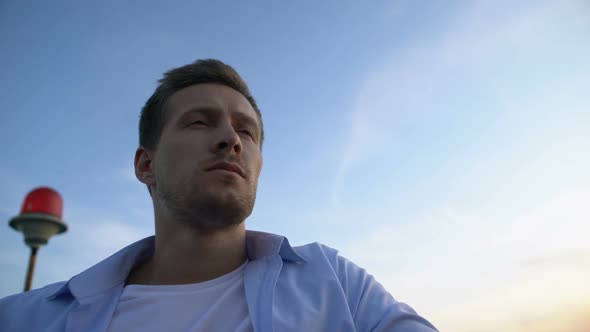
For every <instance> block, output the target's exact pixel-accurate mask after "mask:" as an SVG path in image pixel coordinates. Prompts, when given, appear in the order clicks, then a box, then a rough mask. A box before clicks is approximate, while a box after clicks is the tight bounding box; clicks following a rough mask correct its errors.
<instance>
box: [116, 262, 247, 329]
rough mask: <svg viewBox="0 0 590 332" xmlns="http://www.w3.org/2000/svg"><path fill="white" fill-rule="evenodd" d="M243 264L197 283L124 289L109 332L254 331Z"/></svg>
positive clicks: (131, 286)
mask: <svg viewBox="0 0 590 332" xmlns="http://www.w3.org/2000/svg"><path fill="white" fill-rule="evenodd" d="M246 264H247V262H246V263H244V264H243V265H242V266H240V267H239V268H238V269H236V270H234V271H232V272H230V273H228V274H226V275H223V276H221V277H219V278H216V279H213V280H208V281H205V282H201V283H197V284H188V285H162V286H160V285H158V286H151V285H129V286H126V287H125V288H124V290H123V293H122V294H121V297H120V298H119V304H118V305H117V309H116V310H115V313H114V315H113V319H112V321H111V324H110V326H109V331H110V332H118V331H183V332H184V331H239V332H246V331H254V329H253V328H252V323H251V321H250V315H249V313H248V304H247V303H246V293H245V290H244V270H245V268H246Z"/></svg>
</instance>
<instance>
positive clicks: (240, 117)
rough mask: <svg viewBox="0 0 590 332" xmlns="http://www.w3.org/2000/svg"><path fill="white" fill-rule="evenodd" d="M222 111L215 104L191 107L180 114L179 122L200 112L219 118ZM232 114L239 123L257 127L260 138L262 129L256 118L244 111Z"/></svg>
mask: <svg viewBox="0 0 590 332" xmlns="http://www.w3.org/2000/svg"><path fill="white" fill-rule="evenodd" d="M221 113H222V111H220V110H219V108H217V107H215V106H195V107H192V108H189V109H188V110H187V111H185V112H184V113H183V114H182V115H181V116H180V118H179V123H182V122H183V121H184V120H186V118H187V117H189V116H190V115H192V114H200V115H203V116H207V117H217V118H218V117H219V116H220V115H221ZM231 116H232V118H235V119H236V120H237V121H238V122H239V123H241V124H245V125H246V126H251V127H253V128H254V129H256V131H257V132H256V135H257V136H258V138H259V139H260V135H261V129H260V125H259V123H258V121H257V120H256V119H254V118H253V117H251V116H250V115H248V114H245V113H243V112H232V113H231Z"/></svg>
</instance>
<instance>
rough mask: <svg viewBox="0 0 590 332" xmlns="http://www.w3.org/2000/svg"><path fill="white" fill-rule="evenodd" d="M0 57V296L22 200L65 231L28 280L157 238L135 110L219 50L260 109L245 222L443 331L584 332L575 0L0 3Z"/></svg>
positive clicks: (581, 121)
mask: <svg viewBox="0 0 590 332" xmlns="http://www.w3.org/2000/svg"><path fill="white" fill-rule="evenodd" d="M0 45H1V49H2V51H1V52H0V72H1V73H2V76H1V78H0V91H2V98H0V112H1V115H2V121H0V142H2V143H1V146H2V148H1V150H0V151H1V153H0V220H5V222H6V224H5V227H4V228H3V229H2V230H0V280H2V283H1V284H0V297H3V296H7V295H10V294H13V293H18V292H20V291H21V290H22V286H23V283H24V276H25V272H26V264H27V259H28V254H29V251H28V249H27V248H26V246H25V245H24V243H23V239H22V236H21V234H19V233H17V232H15V231H13V230H12V229H11V228H9V227H8V221H9V220H10V218H12V217H13V216H16V215H17V214H18V213H19V210H20V207H21V204H22V200H23V199H24V197H25V196H26V194H27V193H28V192H29V191H30V190H31V189H33V188H35V187H38V186H42V185H43V186H51V187H54V188H56V189H57V190H58V191H59V192H60V193H61V194H62V196H63V198H64V220H65V222H66V223H67V224H68V225H69V230H68V232H67V233H65V234H63V235H59V236H55V237H54V238H52V239H51V240H50V242H49V244H48V245H47V246H45V247H43V248H42V249H41V250H40V251H39V255H38V260H37V265H36V270H35V276H34V281H33V287H34V288H37V287H41V286H43V285H46V284H49V283H52V282H57V281H60V280H67V279H69V278H71V277H72V276H74V275H76V274H77V273H80V272H81V271H83V270H85V269H86V268H88V267H90V266H92V265H93V264H95V263H97V262H98V261H99V260H101V259H104V258H106V257H108V256H109V255H111V254H113V253H114V252H116V251H117V250H119V249H121V248H122V247H124V246H125V245H127V244H130V243H132V242H134V241H136V240H139V239H141V238H143V237H145V236H149V235H151V234H153V232H154V229H153V215H152V206H151V200H150V198H149V195H148V193H147V190H146V189H145V186H143V185H142V184H141V183H139V181H137V179H136V178H135V175H134V172H133V156H134V152H135V149H136V148H137V145H138V135H137V126H138V116H139V112H140V109H141V107H142V106H143V104H144V103H145V101H146V100H147V98H149V96H150V95H151V94H152V92H153V90H154V89H155V87H156V81H157V80H158V79H159V78H160V77H161V75H162V73H163V72H164V71H166V70H168V69H171V68H174V67H177V66H181V65H184V64H187V63H189V62H192V61H194V60H196V59H201V58H218V59H221V60H222V61H224V62H226V63H228V64H230V65H232V66H234V67H235V68H236V69H237V70H238V71H239V72H240V73H241V74H242V76H243V77H244V78H245V79H246V81H247V82H248V84H249V85H250V88H251V90H252V92H253V94H254V96H255V97H256V99H257V101H258V104H259V106H260V109H261V112H262V114H263V121H264V127H265V136H266V139H265V143H264V150H263V156H264V168H263V170H262V175H261V177H260V184H259V190H258V197H257V201H256V206H255V209H254V212H253V214H252V215H251V216H250V218H248V220H247V221H246V225H247V228H248V229H255V230H261V231H267V232H273V233H278V234H282V235H285V236H287V238H289V241H290V242H291V243H292V244H295V245H302V244H305V243H309V242H316V241H318V242H322V243H325V244H327V245H329V246H332V247H334V248H337V249H338V250H339V251H340V253H341V254H342V255H343V256H344V257H347V258H348V259H350V260H352V261H353V262H355V263H356V264H358V265H360V266H362V267H364V268H366V269H367V270H368V271H369V272H370V273H371V274H373V275H374V276H375V277H376V278H377V280H378V281H380V282H381V283H382V284H383V285H384V286H385V288H386V289H387V290H388V291H389V292H390V293H391V294H392V295H393V296H394V297H395V298H396V299H398V300H399V301H402V302H406V303H408V304H410V305H411V306H412V307H413V308H414V309H416V310H417V311H418V313H420V314H422V315H424V316H425V317H426V318H428V319H429V320H430V321H431V322H433V324H435V325H436V326H437V327H438V328H439V329H440V330H441V331H458V332H462V331H474V330H477V331H481V332H486V331H498V330H502V331H507V332H511V331H523V332H550V331H560V332H586V331H587V326H589V325H590V319H589V318H588V317H590V300H589V299H590V283H589V282H588V280H590V204H589V202H590V172H589V170H590V153H589V152H590V93H589V88H588V87H589V86H590V61H588V59H590V4H589V3H588V2H586V1H573V0H572V1H569V0H563V1H518V2H513V1H453V2H447V1H441V0H431V1H426V0H424V1H409V0H404V1H372V2H358V1H338V2H336V1H323V2H317V1H300V2H276V1H274V2H273V1H260V2H257V3H256V4H253V3H252V2H248V3H246V2H230V1H218V2H215V3H214V4H213V3H206V2H200V1H185V2H181V1H169V2H166V3H163V2H149V1H143V2H132V1H128V2H125V3H121V2H115V1H104V2H100V4H98V3H96V4H84V5H82V4H81V3H80V2H75V1H52V2H48V3H39V2H37V3H33V2H31V1H3V2H1V3H0ZM584 329H586V330H584Z"/></svg>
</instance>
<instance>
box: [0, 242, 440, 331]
mask: <svg viewBox="0 0 590 332" xmlns="http://www.w3.org/2000/svg"><path fill="white" fill-rule="evenodd" d="M246 242H247V248H248V257H249V260H250V262H249V263H248V265H247V267H246V271H245V272H244V273H245V274H244V284H245V289H246V301H247V303H248V310H249V312H250V319H251V320H252V325H253V326H254V330H255V331H259V332H269V331H281V332H282V331H341V332H344V331H393V332H433V331H436V329H435V328H434V326H432V325H431V324H430V323H429V322H428V321H426V320H425V319H424V318H422V317H420V316H419V315H418V314H416V312H415V311H414V310H413V309H412V308H410V307H409V306H408V305H406V304H404V303H401V302H397V301H396V300H395V299H394V298H393V297H392V296H391V295H390V294H389V293H388V292H387V291H386V290H385V289H384V288H383V286H381V284H379V283H378V282H377V281H376V280H375V279H374V278H373V276H371V275H370V274H368V273H367V272H366V271H365V270H364V269H362V268H360V267H358V266H357V265H355V264H353V263H351V262H350V261H348V260H346V259H345V258H343V257H341V256H339V255H338V252H337V251H336V250H334V249H332V248H329V247H327V246H324V245H322V244H319V243H311V244H307V245H304V246H300V247H291V245H289V242H288V241H287V239H286V238H285V237H283V236H279V235H274V234H269V233H262V232H255V231H247V233H246ZM153 250H154V237H153V236H152V237H149V238H146V239H143V240H141V241H138V242H136V243H134V244H132V245H130V246H128V247H126V248H124V249H122V250H121V251H119V252H117V253H116V254H114V255H113V256H111V257H109V258H107V259H105V260H103V261H102V262H100V263H98V264H96V265H94V266H93V267H91V268H89V269H88V270H86V271H84V272H82V273H80V274H78V275H76V276H74V277H73V278H72V279H70V280H69V281H67V282H59V283H55V284H51V285H48V286H46V287H44V288H41V289H37V290H33V291H29V292H25V293H21V294H17V295H12V296H9V297H6V298H4V299H2V300H0V330H2V331H106V330H107V328H108V326H109V323H110V322H111V319H112V316H113V313H114V311H115V309H116V307H117V303H118V301H119V296H120V295H121V292H122V291H123V287H124V284H125V280H126V278H127V276H128V274H129V272H130V271H131V269H132V268H133V267H134V266H135V265H136V264H138V263H140V262H142V261H144V260H146V259H148V258H149V257H150V256H151V255H152V254H153Z"/></svg>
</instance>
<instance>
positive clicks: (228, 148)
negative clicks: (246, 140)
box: [211, 126, 242, 155]
mask: <svg viewBox="0 0 590 332" xmlns="http://www.w3.org/2000/svg"><path fill="white" fill-rule="evenodd" d="M211 149H212V152H213V153H215V154H218V153H228V154H236V155H239V154H240V153H241V152H242V140H241V139H240V136H239V135H238V133H236V131H235V130H234V128H233V127H232V126H222V127H219V128H218V129H217V133H216V135H215V138H214V140H213V145H212V147H211Z"/></svg>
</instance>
